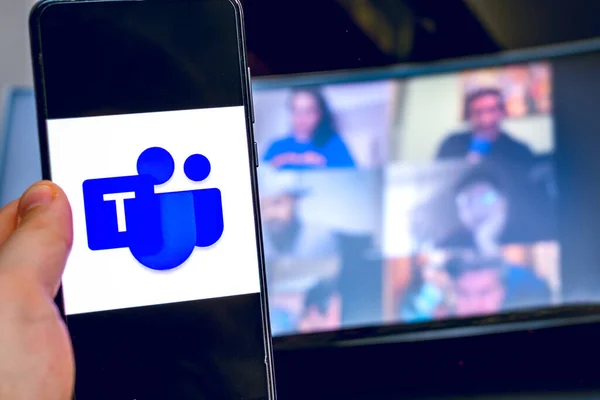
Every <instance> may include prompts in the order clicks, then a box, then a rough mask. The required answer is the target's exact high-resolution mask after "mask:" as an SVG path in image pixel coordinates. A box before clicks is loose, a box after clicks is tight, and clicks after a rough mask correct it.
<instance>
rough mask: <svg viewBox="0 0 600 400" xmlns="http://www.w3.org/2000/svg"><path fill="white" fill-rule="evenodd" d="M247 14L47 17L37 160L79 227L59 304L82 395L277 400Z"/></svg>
mask: <svg viewBox="0 0 600 400" xmlns="http://www.w3.org/2000/svg"><path fill="white" fill-rule="evenodd" d="M239 18H240V15H239V13H238V12H237V11H236V9H235V8H234V6H233V5H232V4H231V3H230V2H229V1H226V0H203V1H177V2H154V1H144V2H140V1H115V2H68V3H56V4H53V5H48V6H46V8H45V9H44V10H43V11H42V12H41V13H40V16H39V18H38V28H37V29H38V34H39V37H38V40H39V41H38V48H37V49H36V51H37V52H38V54H37V56H38V59H39V60H40V69H39V75H38V79H41V81H40V82H38V83H37V85H38V97H39V93H40V91H43V93H44V101H43V103H44V108H45V110H43V111H44V114H45V115H44V120H45V127H46V129H45V130H46V132H42V134H41V135H40V136H41V137H40V141H41V143H42V153H43V156H42V157H43V162H42V164H43V165H44V168H45V171H44V174H45V176H46V177H49V178H51V179H52V180H53V181H54V182H56V183H57V184H59V185H60V186H61V187H62V188H63V189H64V191H65V192H66V194H67V196H68V198H69V200H70V202H71V206H72V210H73V220H74V242H73V249H72V251H71V255H70V258H69V260H68V263H67V266H66V269H65V273H64V277H63V286H62V295H63V300H64V312H65V314H66V318H67V324H68V327H69V330H70V332H71V336H72V340H73V345H74V351H75V359H76V370H77V379H76V396H77V398H78V399H84V400H86V399H111V400H114V399H137V400H144V399H161V400H164V399H195V400H197V399H265V398H268V395H269V383H268V382H269V365H270V363H269V362H268V360H269V357H268V354H269V351H268V343H269V341H268V340H266V339H265V337H266V329H267V328H266V324H264V323H263V311H264V309H263V304H264V303H263V301H262V299H261V281H262V279H263V278H262V277H263V274H262V271H261V263H260V256H259V246H258V244H257V243H258V239H259V234H260V231H259V230H257V229H258V228H257V220H256V218H257V216H256V213H255V210H256V207H255V203H254V195H253V179H252V177H253V176H254V174H255V171H254V168H255V163H254V160H253V156H252V155H253V154H254V153H253V150H254V146H253V139H252V137H251V124H252V122H251V118H250V117H249V115H247V112H246V109H250V107H245V105H244V103H245V99H247V98H248V91H247V90H246V88H248V87H249V85H248V84H247V81H246V73H245V61H244V58H245V55H244V52H243V45H241V44H240V40H241V39H240V37H241V32H240V27H241V24H240V22H239ZM34 43H36V38H34ZM34 49H35V45H34ZM42 86H43V88H42ZM38 101H39V99H38ZM265 361H267V362H265Z"/></svg>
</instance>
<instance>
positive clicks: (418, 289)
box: [398, 263, 450, 323]
mask: <svg viewBox="0 0 600 400" xmlns="http://www.w3.org/2000/svg"><path fill="white" fill-rule="evenodd" d="M443 266H444V265H443V263H442V264H439V265H438V264H437V263H433V265H425V266H422V267H418V266H414V265H413V268H412V269H413V271H412V274H411V275H412V278H411V281H410V284H409V286H408V288H407V289H406V293H405V295H404V296H402V298H401V301H400V304H399V308H398V310H399V319H400V321H403V322H413V323H414V322H425V321H429V320H432V319H436V318H437V317H439V316H440V313H441V315H442V316H443V315H444V312H445V309H444V301H445V299H446V292H447V288H448V286H449V284H450V278H449V276H448V273H447V272H446V270H445V269H443V268H440V267H443Z"/></svg>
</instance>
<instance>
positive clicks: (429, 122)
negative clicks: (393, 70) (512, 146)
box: [392, 74, 554, 163]
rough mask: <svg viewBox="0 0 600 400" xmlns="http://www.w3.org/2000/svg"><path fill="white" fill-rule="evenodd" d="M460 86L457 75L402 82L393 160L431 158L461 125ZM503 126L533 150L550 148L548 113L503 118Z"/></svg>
mask: <svg viewBox="0 0 600 400" xmlns="http://www.w3.org/2000/svg"><path fill="white" fill-rule="evenodd" d="M460 85H461V82H460V76H459V75H458V74H445V75H437V76H429V77H422V78H416V79H411V80H409V81H408V82H407V83H406V85H405V89H404V91H405V92H404V96H403V100H402V102H401V103H399V104H397V112H398V113H400V114H401V115H400V116H399V117H398V118H396V121H395V127H394V128H393V132H392V135H397V136H398V138H399V139H398V140H396V143H395V144H394V145H395V146H396V149H395V151H393V159H394V160H401V161H411V162H417V163H421V162H428V161H431V160H433V159H434V158H435V155H436V153H437V150H438V148H439V146H440V144H441V143H442V141H443V140H444V139H445V137H447V136H448V135H449V134H451V133H453V132H456V131H458V130H460V129H461V128H462V127H463V122H462V121H461V119H460V116H461V113H462V101H463V100H462V96H461V86H460ZM504 128H505V130H506V131H507V132H508V133H509V134H510V135H512V136H513V137H515V138H517V139H519V140H521V141H522V142H524V143H526V144H527V145H528V146H529V147H530V148H531V149H532V151H534V152H536V153H546V152H549V151H551V150H552V149H553V147H554V139H553V127H552V118H551V117H549V116H530V117H524V118H515V119H511V120H506V121H505V122H504Z"/></svg>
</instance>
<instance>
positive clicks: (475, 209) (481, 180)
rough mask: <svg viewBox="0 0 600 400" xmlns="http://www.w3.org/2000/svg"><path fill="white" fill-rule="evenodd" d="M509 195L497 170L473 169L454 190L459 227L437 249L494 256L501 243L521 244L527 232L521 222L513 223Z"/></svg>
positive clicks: (481, 167) (505, 184) (482, 167)
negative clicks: (464, 250)
mask: <svg viewBox="0 0 600 400" xmlns="http://www.w3.org/2000/svg"><path fill="white" fill-rule="evenodd" d="M509 193H510V191H509V190H508V187H507V183H506V179H504V175H503V174H501V173H500V171H498V170H497V169H494V168H491V167H489V166H484V165H481V166H477V167H474V169H472V170H471V171H469V172H468V173H467V174H466V175H465V176H464V177H463V178H462V180H460V181H459V183H458V184H457V186H456V188H455V206H456V213H457V217H458V223H459V226H458V227H457V228H455V229H453V230H451V232H450V233H449V234H448V235H446V237H445V238H444V239H442V240H441V241H440V242H439V243H437V247H440V248H462V249H469V250H476V251H477V252H479V253H482V254H484V255H487V256H495V255H497V254H498V253H499V251H500V246H501V245H502V244H505V243H511V242H512V243H515V242H520V241H524V239H525V238H527V232H528V230H527V227H526V226H525V224H524V222H523V221H516V219H515V211H514V207H512V208H513V209H512V210H511V207H510V199H509Z"/></svg>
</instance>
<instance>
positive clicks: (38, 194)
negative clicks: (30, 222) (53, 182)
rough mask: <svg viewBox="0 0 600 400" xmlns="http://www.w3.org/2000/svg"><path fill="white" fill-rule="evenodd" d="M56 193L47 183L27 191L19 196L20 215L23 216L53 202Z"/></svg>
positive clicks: (39, 184)
mask: <svg viewBox="0 0 600 400" xmlns="http://www.w3.org/2000/svg"><path fill="white" fill-rule="evenodd" d="M55 196H56V191H55V190H54V188H53V187H52V186H50V185H49V184H47V183H38V184H35V185H33V186H32V187H30V188H29V189H27V191H25V193H23V196H21V204H20V207H19V208H20V209H21V214H22V215H25V214H27V213H28V212H29V211H31V210H32V209H33V208H35V207H38V206H41V205H44V204H48V203H50V202H52V200H54V197H55Z"/></svg>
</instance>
